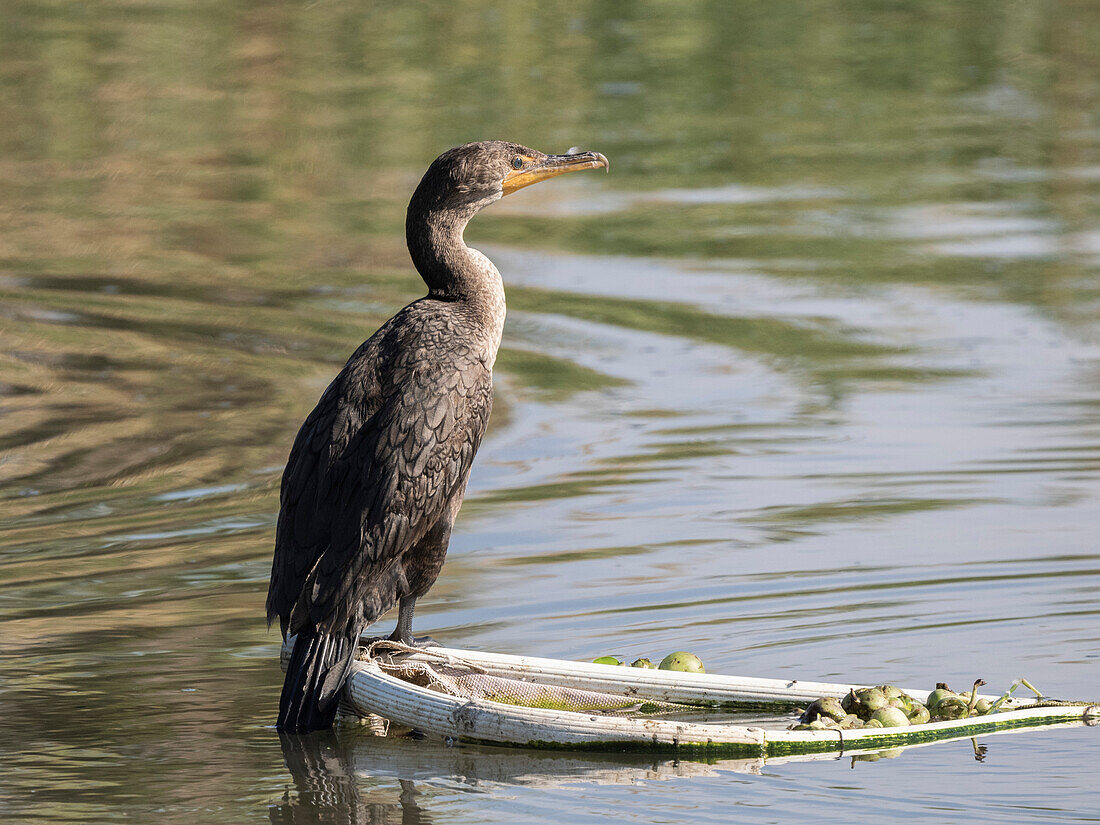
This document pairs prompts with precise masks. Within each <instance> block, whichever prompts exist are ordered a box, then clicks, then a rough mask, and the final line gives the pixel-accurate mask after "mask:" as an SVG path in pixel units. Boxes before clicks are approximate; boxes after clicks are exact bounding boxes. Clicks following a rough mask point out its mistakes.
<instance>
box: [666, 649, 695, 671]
mask: <svg viewBox="0 0 1100 825" xmlns="http://www.w3.org/2000/svg"><path fill="white" fill-rule="evenodd" d="M658 668H659V669H660V670H679V671H682V672H683V673H706V672H707V671H706V669H705V668H704V667H703V660H702V659H700V658H699V657H698V656H696V655H695V654H694V653H688V652H686V651H683V650H677V651H676V652H675V653H670V654H668V655H667V656H665V658H664V659H662V660H661V664H660V665H658Z"/></svg>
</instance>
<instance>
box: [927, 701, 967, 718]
mask: <svg viewBox="0 0 1100 825" xmlns="http://www.w3.org/2000/svg"><path fill="white" fill-rule="evenodd" d="M931 714H932V718H934V719H937V720H939V719H965V718H966V717H967V716H969V715H970V708H969V707H967V704H966V702H965V701H964V700H963V699H960V698H959V697H958V696H948V697H946V698H944V699H943V700H942V701H940V703H939V704H938V705H936V708H935V710H932V711H931Z"/></svg>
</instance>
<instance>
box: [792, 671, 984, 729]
mask: <svg viewBox="0 0 1100 825" xmlns="http://www.w3.org/2000/svg"><path fill="white" fill-rule="evenodd" d="M984 684H985V682H983V681H982V680H981V679H978V680H977V681H976V682H975V683H974V687H973V688H971V690H970V691H969V693H961V694H959V693H955V692H954V691H952V690H951V689H949V688H948V687H947V685H945V684H944V683H943V682H940V683H939V684H938V685H936V689H935V690H933V691H932V692H931V693H930V694H928V700H927V701H926V702H924V703H922V702H918V701H917V700H916V699H914V698H913V697H912V696H910V695H909V694H908V693H906V692H905V691H903V690H902V689H901V688H898V687H895V686H894V685H879V686H878V687H867V688H862V689H860V690H851V691H849V692H848V695H847V696H845V697H844V698H843V699H837V698H836V697H834V696H824V697H822V698H820V699H815V700H814V701H813V702H812V703H811V704H810V706H809V707H808V708H806V710H805V711H804V712H803V713H802V715H801V716H800V717H799V719H798V724H797V725H794V726H793V728H792V729H793V730H828V729H830V728H839V729H841V730H854V729H858V728H900V727H905V726H907V725H923V724H924V723H925V722H940V721H943V720H945V719H966V718H967V717H969V716H981V715H982V714H984V713H989V711H990V710H991V709H992V704H991V703H990V702H989V700H988V699H979V698H978V688H979V687H981V686H982V685H984Z"/></svg>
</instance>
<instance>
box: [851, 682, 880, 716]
mask: <svg viewBox="0 0 1100 825" xmlns="http://www.w3.org/2000/svg"><path fill="white" fill-rule="evenodd" d="M856 698H857V699H859V703H860V705H861V706H862V707H861V710H865V711H866V714H867V716H871V715H873V714H874V712H875V711H876V710H879V709H881V708H884V707H886V694H885V693H883V692H882V690H880V689H879V688H877V687H873V688H864V689H863V690H857V691H856ZM859 715H860V716H863V715H864V713H862V712H861V713H860V714H859Z"/></svg>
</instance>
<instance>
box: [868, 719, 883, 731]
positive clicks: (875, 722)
mask: <svg viewBox="0 0 1100 825" xmlns="http://www.w3.org/2000/svg"><path fill="white" fill-rule="evenodd" d="M882 726H883V725H882V722H880V721H879V720H878V719H869V720H868V721H867V722H865V723H864V725H863V729H864V730H867V728H881V727H882Z"/></svg>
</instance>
